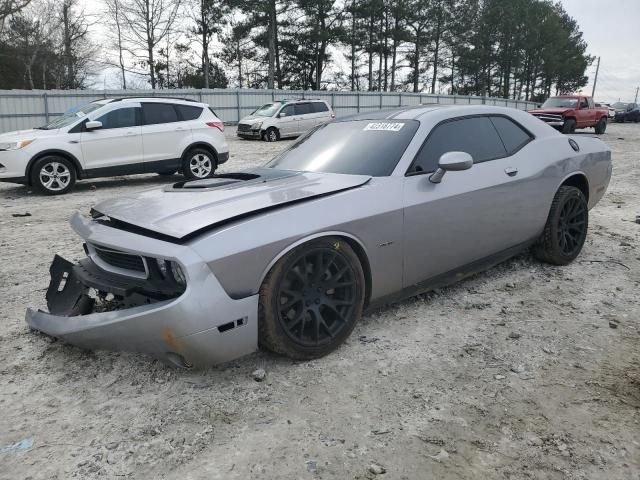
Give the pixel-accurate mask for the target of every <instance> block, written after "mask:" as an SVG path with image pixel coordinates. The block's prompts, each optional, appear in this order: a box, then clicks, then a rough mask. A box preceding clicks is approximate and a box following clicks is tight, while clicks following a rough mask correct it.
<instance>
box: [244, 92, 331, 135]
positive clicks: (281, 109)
mask: <svg viewBox="0 0 640 480" xmlns="http://www.w3.org/2000/svg"><path fill="white" fill-rule="evenodd" d="M334 118H336V115H335V113H333V110H331V107H330V106H329V104H328V103H327V102H325V101H324V100H281V101H279V102H274V103H267V104H266V105H263V106H261V107H260V108H258V109H257V110H256V111H255V112H253V113H252V114H251V115H249V116H248V117H244V118H243V119H242V120H240V122H239V123H238V132H237V133H238V136H239V137H242V138H262V139H263V140H265V141H267V142H275V141H277V140H278V139H280V138H286V137H297V136H299V135H302V134H303V133H305V132H308V131H309V130H311V129H312V128H315V127H317V126H318V125H321V124H323V123H327V122H330V121H331V120H333V119H334Z"/></svg>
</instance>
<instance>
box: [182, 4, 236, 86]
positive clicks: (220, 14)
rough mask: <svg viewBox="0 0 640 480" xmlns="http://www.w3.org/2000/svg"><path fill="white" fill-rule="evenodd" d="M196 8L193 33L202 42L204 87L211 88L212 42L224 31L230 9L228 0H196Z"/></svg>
mask: <svg viewBox="0 0 640 480" xmlns="http://www.w3.org/2000/svg"><path fill="white" fill-rule="evenodd" d="M195 3H196V5H195V6H196V8H195V10H194V13H193V17H194V21H195V24H196V26H195V28H193V29H192V30H191V34H192V35H193V36H194V37H195V39H196V41H197V42H198V43H199V44H200V48H201V53H202V55H201V68H202V73H203V75H204V88H209V83H210V82H209V77H210V75H211V65H210V64H211V55H210V47H211V42H212V40H213V38H214V36H215V35H216V34H219V33H220V32H221V31H222V27H223V26H224V22H225V14H227V13H228V12H229V10H230V8H229V5H228V4H229V2H228V1H221V0H196V2H195Z"/></svg>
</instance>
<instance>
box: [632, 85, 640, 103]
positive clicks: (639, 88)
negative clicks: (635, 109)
mask: <svg viewBox="0 0 640 480" xmlns="http://www.w3.org/2000/svg"><path fill="white" fill-rule="evenodd" d="M639 90H640V87H636V99H635V100H634V101H633V103H638V91H639Z"/></svg>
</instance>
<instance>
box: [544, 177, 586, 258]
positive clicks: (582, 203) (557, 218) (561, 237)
mask: <svg viewBox="0 0 640 480" xmlns="http://www.w3.org/2000/svg"><path fill="white" fill-rule="evenodd" d="M588 227H589V209H588V206H587V200H586V199H585V197H584V195H583V193H582V192H581V191H580V190H579V189H578V188H576V187H568V186H562V187H560V188H559V189H558V191H557V192H556V195H555V197H553V202H552V203H551V210H550V212H549V217H548V218H547V223H546V225H545V227H544V231H543V232H542V235H541V236H540V238H539V239H538V242H537V243H536V244H535V245H534V247H533V254H534V256H535V257H536V258H538V259H539V260H542V261H543V262H546V263H551V264H553V265H567V264H569V263H571V262H572V261H573V260H575V258H576V257H577V256H578V255H579V254H580V252H581V251H582V246H583V245H584V242H585V240H586V238H587V230H588Z"/></svg>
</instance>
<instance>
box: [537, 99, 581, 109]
mask: <svg viewBox="0 0 640 480" xmlns="http://www.w3.org/2000/svg"><path fill="white" fill-rule="evenodd" d="M577 106H578V99H577V98H563V97H552V98H550V99H548V100H547V101H546V102H544V103H543V104H542V108H576V107H577Z"/></svg>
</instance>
